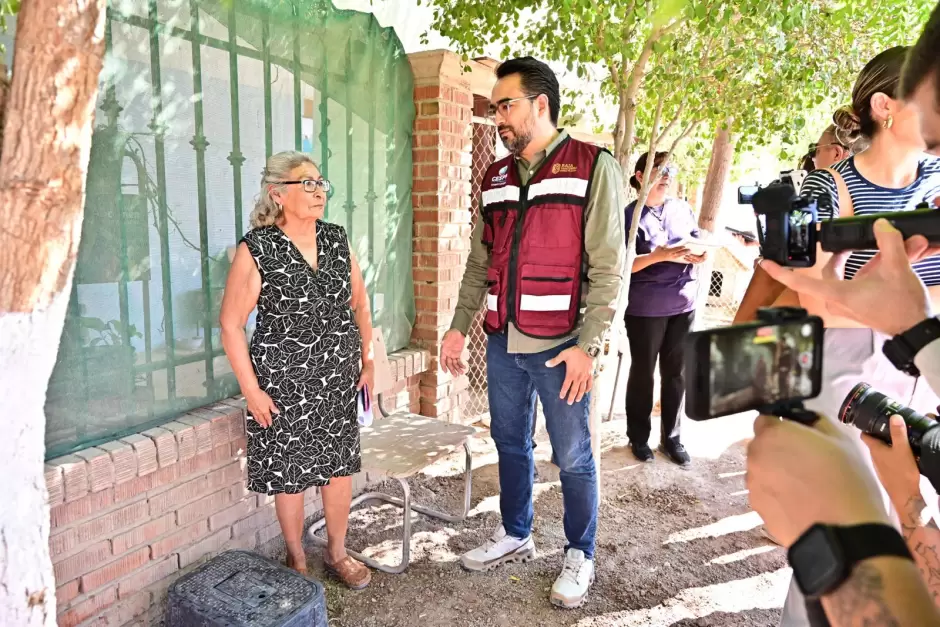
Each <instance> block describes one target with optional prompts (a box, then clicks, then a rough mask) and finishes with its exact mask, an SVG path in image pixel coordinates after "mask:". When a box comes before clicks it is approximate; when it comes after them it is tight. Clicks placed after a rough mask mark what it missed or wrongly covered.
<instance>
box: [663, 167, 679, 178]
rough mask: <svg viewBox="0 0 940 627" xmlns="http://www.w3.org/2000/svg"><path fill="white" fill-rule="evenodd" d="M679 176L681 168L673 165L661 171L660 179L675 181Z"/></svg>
mask: <svg viewBox="0 0 940 627" xmlns="http://www.w3.org/2000/svg"><path fill="white" fill-rule="evenodd" d="M678 174H679V166H677V165H672V164H671V163H670V164H669V165H667V166H666V167H664V168H663V169H661V170H660V171H659V177H660V178H667V177H668V178H671V179H674V178H676V176H678Z"/></svg>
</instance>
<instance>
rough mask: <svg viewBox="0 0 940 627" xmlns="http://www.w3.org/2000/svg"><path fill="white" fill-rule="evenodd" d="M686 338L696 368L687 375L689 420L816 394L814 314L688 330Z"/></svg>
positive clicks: (818, 350)
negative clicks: (782, 320)
mask: <svg viewBox="0 0 940 627" xmlns="http://www.w3.org/2000/svg"><path fill="white" fill-rule="evenodd" d="M692 336H694V337H692ZM690 339H691V352H692V353H693V354H692V355H691V356H690V357H691V359H690V365H691V366H692V369H693V370H694V371H695V372H693V373H689V374H691V375H692V376H690V377H688V378H687V380H688V385H689V389H688V390H687V393H688V395H689V398H688V399H687V409H688V413H689V416H690V417H691V418H693V419H696V420H707V419H708V418H717V417H719V416H727V415H730V414H737V413H740V412H744V411H749V410H754V409H758V408H760V407H764V406H767V405H770V404H772V403H777V402H781V401H801V400H805V399H807V398H813V397H814V396H816V395H818V394H819V388H820V383H821V374H822V371H821V368H822V321H821V320H820V319H819V318H818V317H815V316H813V317H809V318H804V319H803V320H799V321H794V322H785V323H782V324H775V325H768V324H765V323H752V324H745V325H737V326H733V327H726V328H723V329H712V330H709V331H700V332H697V333H693V334H690ZM693 414H694V415H693Z"/></svg>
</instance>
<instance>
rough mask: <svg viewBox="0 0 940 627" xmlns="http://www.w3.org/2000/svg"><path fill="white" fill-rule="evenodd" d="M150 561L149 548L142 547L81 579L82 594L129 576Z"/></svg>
mask: <svg viewBox="0 0 940 627" xmlns="http://www.w3.org/2000/svg"><path fill="white" fill-rule="evenodd" d="M149 561H150V548H149V547H143V548H142V549H138V550H136V551H134V552H133V553H129V554H128V555H125V556H124V557H122V558H120V559H117V560H115V561H113V562H111V563H110V564H106V565H104V566H102V567H101V568H98V569H96V570H94V571H92V572H90V573H88V574H87V575H85V576H84V577H82V592H85V593H87V592H88V591H92V590H97V589H98V588H100V587H102V586H104V585H106V584H109V583H111V582H112V581H115V580H117V579H120V578H121V577H124V576H125V575H129V574H131V573H132V572H134V571H135V570H137V569H138V568H140V567H141V566H143V565H144V564H146V563H147V562H149Z"/></svg>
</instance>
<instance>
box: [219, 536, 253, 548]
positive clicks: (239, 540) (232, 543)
mask: <svg viewBox="0 0 940 627" xmlns="http://www.w3.org/2000/svg"><path fill="white" fill-rule="evenodd" d="M257 546H258V534H257V533H252V534H249V535H244V536H238V537H235V538H232V539H231V540H229V542H228V543H226V545H225V546H224V547H222V548H223V549H224V550H226V551H231V550H233V549H241V550H243V551H253V550H254V549H255V548H257Z"/></svg>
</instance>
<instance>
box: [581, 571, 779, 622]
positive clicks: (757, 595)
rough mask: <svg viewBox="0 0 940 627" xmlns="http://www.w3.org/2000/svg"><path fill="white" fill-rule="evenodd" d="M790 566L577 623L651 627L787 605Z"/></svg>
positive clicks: (694, 589)
mask: <svg viewBox="0 0 940 627" xmlns="http://www.w3.org/2000/svg"><path fill="white" fill-rule="evenodd" d="M791 572H792V571H791V570H790V569H789V568H781V569H780V570H777V571H774V572H770V573H762V574H760V575H758V576H756V577H749V578H747V579H737V580H735V581H729V582H726V583H721V584H716V585H713V586H705V587H703V588H686V589H685V590H683V591H682V592H680V593H679V594H677V595H676V596H674V597H672V598H671V599H668V600H666V601H665V602H663V603H662V604H660V605H657V606H656V607H651V608H644V609H640V610H631V611H624V612H613V613H610V614H604V615H601V616H592V617H590V618H585V619H583V620H581V621H579V622H578V623H576V624H575V625H574V626H573V627H651V626H653V625H672V624H674V623H677V622H679V621H682V620H694V619H696V618H703V617H705V616H708V615H709V614H714V613H715V612H728V613H736V612H744V611H748V610H753V609H774V608H779V607H782V606H783V599H784V597H785V596H786V594H787V588H788V587H789V585H790V574H791Z"/></svg>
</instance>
